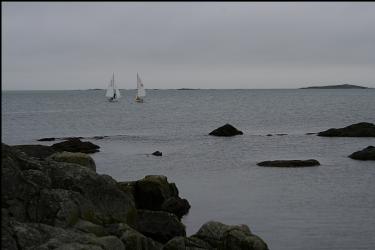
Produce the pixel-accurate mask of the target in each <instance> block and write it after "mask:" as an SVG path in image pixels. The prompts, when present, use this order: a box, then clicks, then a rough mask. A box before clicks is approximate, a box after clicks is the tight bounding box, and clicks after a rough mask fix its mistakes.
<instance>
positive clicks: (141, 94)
mask: <svg viewBox="0 0 375 250" xmlns="http://www.w3.org/2000/svg"><path fill="white" fill-rule="evenodd" d="M137 89H138V92H137V96H138V97H145V96H146V90H145V88H144V86H143V83H142V80H141V78H140V77H139V75H138V73H137Z"/></svg>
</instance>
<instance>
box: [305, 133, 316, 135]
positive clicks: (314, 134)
mask: <svg viewBox="0 0 375 250" xmlns="http://www.w3.org/2000/svg"><path fill="white" fill-rule="evenodd" d="M315 134H317V133H306V135H315Z"/></svg>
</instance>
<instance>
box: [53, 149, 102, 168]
mask: <svg viewBox="0 0 375 250" xmlns="http://www.w3.org/2000/svg"><path fill="white" fill-rule="evenodd" d="M48 159H51V160H54V161H59V162H69V163H75V164H79V165H81V166H84V167H87V168H88V169H91V170H93V171H94V172H95V171H96V165H95V162H94V160H93V159H92V158H91V157H90V156H89V155H87V154H84V153H72V152H65V151H64V152H57V153H55V154H53V155H51V156H49V157H48Z"/></svg>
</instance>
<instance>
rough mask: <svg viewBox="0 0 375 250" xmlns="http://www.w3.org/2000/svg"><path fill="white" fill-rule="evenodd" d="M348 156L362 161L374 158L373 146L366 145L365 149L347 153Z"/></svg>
mask: <svg viewBox="0 0 375 250" xmlns="http://www.w3.org/2000/svg"><path fill="white" fill-rule="evenodd" d="M349 157H350V158H352V159H355V160H362V161H368V160H375V147H374V146H368V147H367V148H365V149H362V150H360V151H357V152H354V153H353V154H351V155H349Z"/></svg>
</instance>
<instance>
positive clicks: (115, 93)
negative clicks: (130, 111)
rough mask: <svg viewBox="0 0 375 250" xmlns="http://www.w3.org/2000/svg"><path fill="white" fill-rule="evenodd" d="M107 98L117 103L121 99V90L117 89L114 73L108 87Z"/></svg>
mask: <svg viewBox="0 0 375 250" xmlns="http://www.w3.org/2000/svg"><path fill="white" fill-rule="evenodd" d="M105 96H106V97H107V98H108V101H110V102H117V101H118V99H120V98H121V94H120V90H119V89H118V88H117V86H116V84H115V73H113V75H112V79H111V81H110V83H109V85H108V88H107V92H106V94H105Z"/></svg>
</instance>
